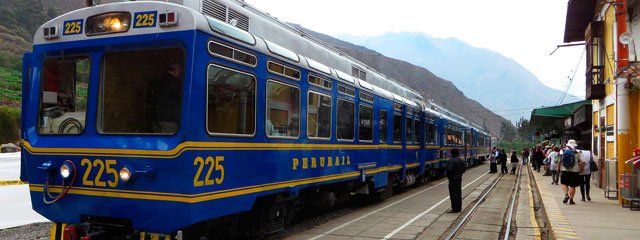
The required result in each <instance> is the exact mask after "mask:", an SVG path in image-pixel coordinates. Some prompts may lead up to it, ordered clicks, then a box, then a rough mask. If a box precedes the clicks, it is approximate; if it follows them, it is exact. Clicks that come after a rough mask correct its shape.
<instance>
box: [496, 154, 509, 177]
mask: <svg viewBox="0 0 640 240" xmlns="http://www.w3.org/2000/svg"><path fill="white" fill-rule="evenodd" d="M498 162H499V163H500V172H501V173H507V172H508V171H509V170H508V169H507V154H506V153H505V152H504V149H502V150H500V154H498Z"/></svg>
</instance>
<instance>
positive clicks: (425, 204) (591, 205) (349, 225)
mask: <svg viewBox="0 0 640 240" xmlns="http://www.w3.org/2000/svg"><path fill="white" fill-rule="evenodd" d="M521 170H522V171H521V175H520V177H518V175H511V174H505V175H501V174H498V173H496V174H489V173H487V171H488V166H487V164H483V165H480V166H477V167H475V168H472V169H469V170H467V173H465V175H464V177H463V209H464V210H463V211H462V212H461V213H455V214H451V213H446V211H447V210H448V209H449V207H450V202H449V198H448V196H449V195H448V190H447V180H446V179H439V180H435V181H432V182H429V183H427V184H426V185H425V186H421V187H417V188H414V189H411V190H409V191H407V192H405V193H402V194H398V195H395V196H393V197H391V198H390V199H387V200H385V201H382V202H379V203H376V204H372V205H369V206H365V207H362V208H360V209H357V210H355V211H353V212H350V213H348V214H345V215H343V216H340V217H337V218H335V219H331V220H329V221H327V222H325V223H322V224H316V225H315V226H312V227H309V226H307V227H306V229H305V230H302V231H299V232H297V233H293V234H289V235H287V236H285V238H286V239H509V238H511V239H636V238H637V236H640V222H638V219H639V218H638V217H639V216H638V214H640V212H638V211H629V209H624V208H621V207H620V206H619V205H618V204H617V201H615V200H609V199H606V198H604V194H602V191H601V189H599V188H596V187H592V191H591V198H592V201H591V202H581V201H579V197H578V199H577V200H578V201H577V202H576V205H569V204H563V203H562V199H563V197H564V195H563V193H562V189H561V187H560V186H556V185H551V184H550V182H551V181H550V178H548V177H545V176H542V175H541V173H538V172H535V171H531V169H530V168H529V166H526V167H521ZM577 196H579V192H578V193H577Z"/></svg>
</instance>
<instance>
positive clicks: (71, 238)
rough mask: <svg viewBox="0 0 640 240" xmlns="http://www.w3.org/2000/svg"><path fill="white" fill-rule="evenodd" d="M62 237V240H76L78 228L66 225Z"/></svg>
mask: <svg viewBox="0 0 640 240" xmlns="http://www.w3.org/2000/svg"><path fill="white" fill-rule="evenodd" d="M62 236H63V237H62V239H64V240H78V228H77V227H76V226H73V225H67V226H65V227H64V232H63V233H62ZM83 239H84V238H83Z"/></svg>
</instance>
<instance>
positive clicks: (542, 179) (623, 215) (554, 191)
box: [533, 172, 640, 239]
mask: <svg viewBox="0 0 640 240" xmlns="http://www.w3.org/2000/svg"><path fill="white" fill-rule="evenodd" d="M533 176H534V178H535V181H536V183H537V185H538V189H539V191H540V195H541V200H542V204H543V205H544V211H545V212H546V215H547V219H548V222H547V225H548V230H549V235H550V236H551V237H552V238H550V239H554V238H555V239H638V236H640V211H629V209H628V208H622V207H620V204H619V203H618V200H610V199H607V198H605V197H604V194H603V192H602V189H600V188H597V187H595V186H591V194H590V196H591V201H586V202H582V201H580V190H579V189H576V196H575V197H574V201H575V202H576V204H575V205H569V204H563V203H562V200H563V198H564V193H563V192H562V188H561V186H559V185H551V184H550V183H551V179H550V177H547V176H542V173H541V172H533Z"/></svg>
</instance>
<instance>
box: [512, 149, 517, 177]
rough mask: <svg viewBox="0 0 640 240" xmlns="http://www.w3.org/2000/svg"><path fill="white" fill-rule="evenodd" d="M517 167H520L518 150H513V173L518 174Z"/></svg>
mask: <svg viewBox="0 0 640 240" xmlns="http://www.w3.org/2000/svg"><path fill="white" fill-rule="evenodd" d="M516 169H518V156H517V155H516V151H513V152H511V174H516Z"/></svg>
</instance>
